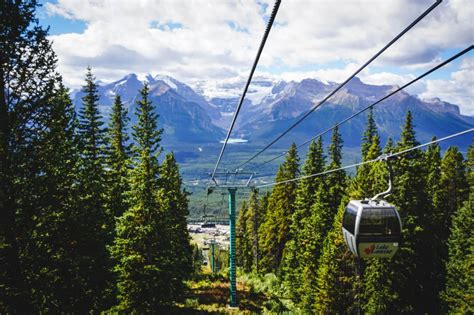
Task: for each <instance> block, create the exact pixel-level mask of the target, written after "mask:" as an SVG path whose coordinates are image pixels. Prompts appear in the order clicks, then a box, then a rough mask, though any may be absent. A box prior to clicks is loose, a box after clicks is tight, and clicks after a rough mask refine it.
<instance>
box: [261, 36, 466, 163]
mask: <svg viewBox="0 0 474 315" xmlns="http://www.w3.org/2000/svg"><path fill="white" fill-rule="evenodd" d="M472 49H474V45H471V46H469V47H468V48H466V49H464V50H462V51H460V52H459V53H457V54H456V55H454V56H452V57H451V58H449V59H447V60H445V61H443V62H442V63H440V64H438V65H437V66H435V67H433V68H431V69H430V70H428V71H426V72H425V73H423V74H422V75H420V76H419V77H417V78H415V79H413V80H411V81H410V82H408V83H406V84H405V85H403V86H401V87H399V88H397V89H395V90H393V91H392V92H390V93H389V94H387V95H385V96H384V97H382V98H381V99H379V100H378V101H376V102H375V103H372V104H370V105H368V106H366V107H364V108H363V109H361V110H359V111H358V112H356V113H354V114H352V115H351V116H349V117H347V118H345V119H343V120H341V121H340V122H338V123H337V124H335V125H334V126H332V127H330V128H328V129H326V130H324V131H323V132H320V133H318V134H317V135H315V136H313V137H312V138H311V139H308V140H306V141H305V142H303V143H301V144H299V145H298V146H296V148H297V149H299V148H301V147H302V146H304V145H306V144H308V143H310V142H311V141H313V140H315V139H317V138H319V137H320V136H323V135H325V134H326V133H328V132H329V131H331V130H334V129H335V128H336V127H339V126H340V125H342V124H344V123H346V122H348V121H349V120H351V119H352V118H354V117H356V116H358V115H360V114H362V113H363V112H365V111H367V110H368V109H370V108H372V107H374V106H375V105H377V104H379V103H381V102H383V101H385V100H386V99H388V98H389V97H391V96H393V95H395V94H397V93H398V92H400V91H401V90H403V89H405V88H407V87H409V86H410V85H412V84H414V83H416V82H417V81H419V80H421V79H422V78H424V77H426V76H427V75H429V74H431V73H433V72H435V71H436V70H438V69H439V68H442V67H444V66H445V65H447V64H449V63H451V62H452V61H454V60H456V59H458V58H459V57H461V56H463V55H464V54H466V53H468V52H470V51H471V50H472ZM286 154H288V152H286V151H285V152H283V153H282V154H280V155H278V156H276V157H274V158H272V159H269V160H267V161H265V162H262V163H260V164H257V165H255V166H254V168H258V167H260V166H263V165H265V164H268V163H270V162H273V161H275V160H276V159H278V158H281V157H282V156H285V155H286Z"/></svg>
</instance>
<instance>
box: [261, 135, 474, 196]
mask: <svg viewBox="0 0 474 315" xmlns="http://www.w3.org/2000/svg"><path fill="white" fill-rule="evenodd" d="M470 132H474V128H470V129H467V130H464V131H461V132H458V133H455V134H452V135H449V136H446V137H443V138H439V139H436V140H433V141H430V142H427V143H424V144H420V145H417V146H414V147H411V148H409V149H405V150H402V151H400V152H396V153H391V154H383V155H381V156H380V157H378V158H376V159H372V160H368V161H364V162H360V163H356V164H351V165H347V166H343V167H339V168H335V169H330V170H327V171H324V172H320V173H316V174H310V175H305V176H300V177H297V178H292V179H287V180H283V181H280V182H275V183H270V184H263V185H258V186H256V187H257V188H263V187H270V186H275V185H281V184H287V183H291V182H295V181H299V180H302V179H306V178H312V177H316V176H321V175H326V174H329V173H334V172H339V171H343V170H346V169H348V168H353V167H357V166H361V165H364V164H369V163H373V162H377V161H381V160H382V158H383V159H389V158H392V157H396V156H399V155H402V154H405V153H408V152H410V151H413V150H417V149H421V148H423V147H426V146H429V145H430V144H433V143H438V142H441V141H445V140H448V139H451V138H455V137H458V136H461V135H464V134H467V133H470Z"/></svg>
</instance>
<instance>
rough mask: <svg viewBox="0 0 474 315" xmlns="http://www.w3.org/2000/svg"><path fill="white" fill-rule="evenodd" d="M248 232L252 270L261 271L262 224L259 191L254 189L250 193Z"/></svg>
mask: <svg viewBox="0 0 474 315" xmlns="http://www.w3.org/2000/svg"><path fill="white" fill-rule="evenodd" d="M246 226H247V232H246V235H247V237H248V238H249V243H250V248H251V252H252V255H251V257H252V260H251V264H252V266H251V270H255V271H256V272H257V273H258V272H259V261H260V258H261V253H260V247H259V234H258V228H259V226H260V202H259V199H258V191H257V190H253V191H252V194H251V195H250V200H249V205H248V210H247V224H246Z"/></svg>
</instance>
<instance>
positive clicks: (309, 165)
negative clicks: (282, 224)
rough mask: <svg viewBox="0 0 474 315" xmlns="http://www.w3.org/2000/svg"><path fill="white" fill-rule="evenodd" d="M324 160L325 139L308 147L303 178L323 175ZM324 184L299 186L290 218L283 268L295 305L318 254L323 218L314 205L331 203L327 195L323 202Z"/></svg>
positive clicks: (313, 180)
mask: <svg viewBox="0 0 474 315" xmlns="http://www.w3.org/2000/svg"><path fill="white" fill-rule="evenodd" d="M324 159H325V158H324V154H323V147H322V139H321V137H320V138H319V139H318V142H317V143H316V142H314V141H313V142H311V144H310V146H309V149H308V154H307V157H306V161H305V164H304V165H303V172H302V176H307V175H311V174H316V173H319V172H322V171H324V167H325V163H324ZM322 184H323V177H310V178H306V179H302V180H301V181H299V183H298V189H297V192H296V209H295V212H294V214H293V216H292V217H291V222H292V223H291V227H290V233H291V240H290V241H289V242H288V243H287V244H286V248H285V255H284V263H283V268H282V269H283V270H282V272H283V274H284V279H285V282H286V287H288V288H289V294H290V295H291V297H292V299H293V300H295V301H299V299H300V298H301V297H302V295H303V294H304V292H307V291H305V290H306V289H305V288H304V287H303V283H304V282H305V278H304V277H305V274H304V272H303V271H304V270H307V269H308V268H309V265H308V264H309V263H311V262H312V261H314V260H316V259H317V258H316V257H314V256H313V255H312V254H313V252H314V250H315V249H314V248H313V247H314V244H318V241H317V240H316V241H315V238H314V233H315V230H314V225H313V224H314V221H315V220H317V219H316V216H319V215H321V214H320V213H317V210H316V209H314V206H313V205H314V204H315V203H319V202H321V203H325V201H327V199H328V197H327V195H326V196H324V198H321V195H320V194H321V187H322ZM317 193H318V194H317ZM322 199H324V200H322ZM326 204H327V202H326ZM321 244H322V240H321ZM316 246H317V245H316ZM310 247H312V248H310ZM318 249H319V248H318Z"/></svg>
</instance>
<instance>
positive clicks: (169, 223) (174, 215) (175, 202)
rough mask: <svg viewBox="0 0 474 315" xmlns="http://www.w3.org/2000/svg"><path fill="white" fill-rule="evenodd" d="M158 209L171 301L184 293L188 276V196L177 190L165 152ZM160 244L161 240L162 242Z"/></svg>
mask: <svg viewBox="0 0 474 315" xmlns="http://www.w3.org/2000/svg"><path fill="white" fill-rule="evenodd" d="M160 177H161V178H160V184H161V185H160V186H161V187H160V191H161V192H162V196H163V197H162V198H161V199H160V207H161V209H162V211H163V216H164V218H163V221H164V222H162V224H164V230H163V231H162V233H163V238H164V240H165V241H166V242H167V244H166V248H165V251H163V252H162V255H166V256H169V257H170V258H171V259H170V264H169V266H167V267H166V270H167V272H169V273H170V277H169V278H170V281H169V283H168V290H170V293H169V294H170V296H171V297H172V298H173V299H176V298H177V297H179V296H180V295H181V294H182V293H183V291H184V282H183V281H184V280H185V279H188V278H189V277H190V276H191V275H192V273H193V268H192V248H191V245H190V237H189V233H188V229H187V223H186V216H187V215H188V214H189V211H188V199H187V197H188V193H187V192H186V191H184V190H182V189H181V186H182V179H181V176H180V174H179V168H178V164H177V163H176V159H175V157H174V154H173V153H168V154H167V155H166V157H165V160H164V161H163V164H162V165H161V167H160ZM162 241H163V240H162Z"/></svg>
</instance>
